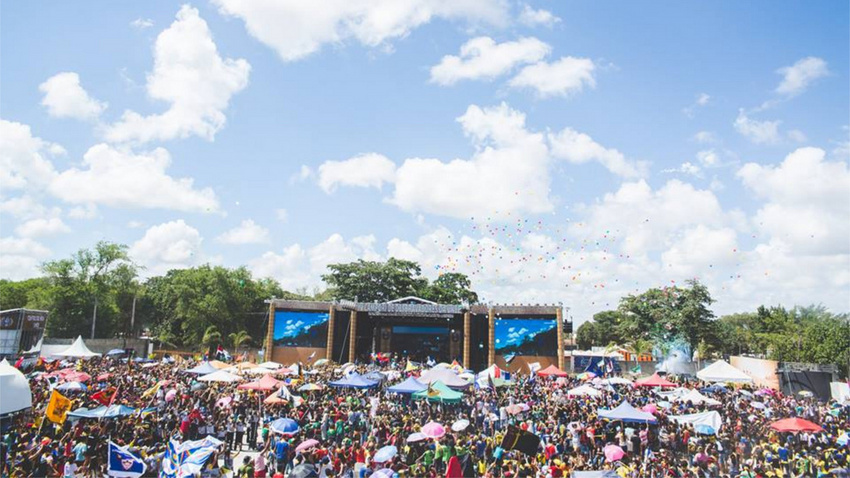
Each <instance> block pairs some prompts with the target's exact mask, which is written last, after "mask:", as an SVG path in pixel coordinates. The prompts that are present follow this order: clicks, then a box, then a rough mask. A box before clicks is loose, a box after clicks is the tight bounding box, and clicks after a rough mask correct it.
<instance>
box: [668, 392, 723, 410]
mask: <svg viewBox="0 0 850 478" xmlns="http://www.w3.org/2000/svg"><path fill="white" fill-rule="evenodd" d="M674 400H676V401H678V402H691V403H693V404H694V405H702V404H703V403H704V404H706V405H709V406H717V405H720V401H719V400H715V399H713V398H709V397H706V396H705V395H703V394H701V393H699V390H697V389H693V390H691V391H690V392H688V393H686V394H685V395H683V396H681V397H679V398H674Z"/></svg>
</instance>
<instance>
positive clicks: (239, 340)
mask: <svg viewBox="0 0 850 478" xmlns="http://www.w3.org/2000/svg"><path fill="white" fill-rule="evenodd" d="M227 337H228V338H229V339H230V343H231V344H233V350H234V352H239V349H240V348H241V347H242V346H243V345H248V344H250V343H251V340H253V339H251V336H250V335H248V332H245V331H244V330H240V331H239V332H234V333H231V334H229V335H228V336H227Z"/></svg>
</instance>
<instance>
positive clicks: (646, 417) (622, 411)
mask: <svg viewBox="0 0 850 478" xmlns="http://www.w3.org/2000/svg"><path fill="white" fill-rule="evenodd" d="M596 413H597V414H598V415H599V418H605V419H608V420H619V421H621V422H636V423H655V417H654V416H652V414H651V413H647V412H642V411H640V410H638V409H637V408H635V407H633V406H631V404H629V402H625V401H624V402H623V403H621V404H619V405H617V408H613V409H611V410H605V409H601V408H600V409H599V410H597V412H596Z"/></svg>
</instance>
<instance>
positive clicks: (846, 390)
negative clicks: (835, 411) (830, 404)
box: [829, 382, 850, 404]
mask: <svg viewBox="0 0 850 478" xmlns="http://www.w3.org/2000/svg"><path fill="white" fill-rule="evenodd" d="M829 392H830V395H832V399H833V400H835V401H836V402H838V403H841V404H844V403H850V384H847V382H830V383H829Z"/></svg>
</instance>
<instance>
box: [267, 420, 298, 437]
mask: <svg viewBox="0 0 850 478" xmlns="http://www.w3.org/2000/svg"><path fill="white" fill-rule="evenodd" d="M269 429H271V431H273V432H274V433H279V434H281V435H284V436H292V435H295V434H296V433H298V431H299V430H301V427H299V426H298V423H297V422H296V421H295V420H293V419H291V418H278V419H277V420H275V421H273V422H272V423H271V425H269Z"/></svg>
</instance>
